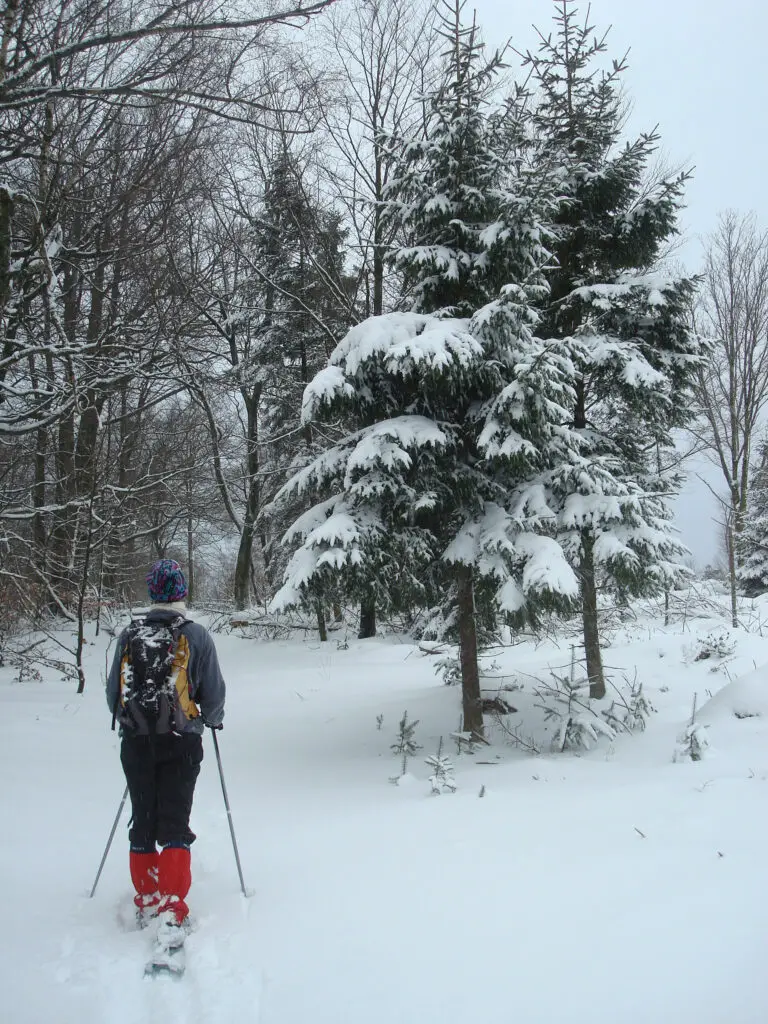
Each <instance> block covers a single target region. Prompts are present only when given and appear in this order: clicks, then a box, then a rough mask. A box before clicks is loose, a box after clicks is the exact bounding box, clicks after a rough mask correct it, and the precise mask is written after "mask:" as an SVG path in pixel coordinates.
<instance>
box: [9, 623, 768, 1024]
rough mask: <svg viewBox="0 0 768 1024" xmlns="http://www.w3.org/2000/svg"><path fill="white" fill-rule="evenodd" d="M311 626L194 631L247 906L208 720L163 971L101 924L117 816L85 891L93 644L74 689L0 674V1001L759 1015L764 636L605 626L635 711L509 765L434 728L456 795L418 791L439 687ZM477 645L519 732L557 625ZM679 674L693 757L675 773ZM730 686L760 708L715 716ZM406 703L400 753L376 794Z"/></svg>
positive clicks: (765, 834)
mask: <svg viewBox="0 0 768 1024" xmlns="http://www.w3.org/2000/svg"><path fill="white" fill-rule="evenodd" d="M713 630H717V631H718V632H727V633H730V634H731V635H732V637H733V638H735V639H736V641H737V646H736V650H735V652H734V654H733V656H732V657H731V658H730V659H729V660H727V663H726V664H725V665H723V663H722V661H721V660H720V659H717V658H715V659H710V660H707V661H694V660H693V658H694V656H695V654H696V651H697V649H698V648H697V638H699V637H704V636H705V635H706V634H707V633H710V632H712V631H713ZM338 639H339V634H336V635H335V636H333V637H332V639H331V641H330V642H329V643H328V644H325V645H321V644H319V643H318V642H316V641H315V640H312V639H309V640H306V641H300V640H293V641H274V642H270V643H266V642H257V641H254V640H251V639H247V638H244V637H242V636H239V635H237V633H232V634H226V633H221V634H217V636H216V643H217V647H218V650H219V655H220V659H221V662H222V666H223V669H224V674H225V676H226V678H227V680H228V687H229V698H228V705H227V719H226V726H225V730H224V732H223V733H222V734H220V735H221V751H222V757H223V760H224V769H225V773H226V778H227V784H228V789H229V795H230V799H231V803H232V809H233V814H234V821H235V827H236V830H237V835H238V839H239V842H240V850H241V857H242V862H243V869H244V873H245V879H246V884H247V885H248V886H249V887H250V889H251V892H252V895H250V897H249V898H248V899H245V898H243V897H242V896H241V895H240V894H239V891H238V881H237V874H236V869H235V862H234V857H233V853H232V848H231V844H230V838H229V832H228V827H227V820H226V815H225V812H224V806H223V802H222V797H221V790H220V787H219V780H218V774H217V771H216V763H215V758H214V754H213V749H212V745H211V743H210V737H208V740H207V746H206V762H205V764H204V768H203V772H202V775H201V778H200V782H199V784H198V790H197V796H196V802H195V810H194V814H193V821H192V825H193V828H194V829H195V830H196V831H197V833H198V836H199V838H198V840H197V842H196V843H195V845H194V848H193V870H194V885H193V890H192V894H191V905H192V908H193V913H194V915H195V918H196V924H197V927H196V930H195V931H194V932H193V934H192V935H191V936H190V938H189V940H188V970H187V974H186V976H185V977H184V978H183V979H182V980H181V981H174V980H171V979H161V980H151V979H145V978H144V977H143V976H142V969H143V963H144V959H145V957H146V953H147V950H148V948H149V941H150V936H149V935H148V934H147V933H142V932H135V931H129V930H126V929H125V927H124V924H121V919H122V920H124V918H125V912H126V910H127V909H128V908H129V907H130V892H129V881H128V876H127V839H126V827H127V822H128V817H129V815H128V813H125V814H124V816H123V818H122V821H121V824H120V827H119V830H118V833H117V836H116V838H115V844H114V846H113V849H112V852H111V854H110V857H109V860H108V862H107V865H106V868H105V870H104V874H103V876H102V879H101V882H100V885H99V889H98V891H97V893H96V896H95V897H94V899H93V900H89V899H88V898H87V895H88V891H89V890H90V887H91V885H92V883H93V878H94V875H95V873H96V868H97V867H98V863H99V859H100V857H101V853H102V850H103V847H104V844H105V842H106V839H107V835H108V833H109V828H110V825H111V822H112V819H113V817H114V814H115V812H116V810H117V805H118V802H119V799H120V796H121V793H122V790H123V784H124V783H123V778H122V774H121V771H120V765H119V761H118V740H117V738H116V736H115V735H114V734H113V733H111V732H110V731H109V724H110V721H109V714H108V712H107V709H106V704H105V701H104V696H103V670H104V646H105V643H106V638H99V639H98V640H97V641H96V642H95V643H94V644H93V645H92V646H90V647H89V653H88V657H89V664H88V668H89V675H88V687H87V690H86V692H85V694H84V695H83V696H82V697H77V696H76V695H75V694H74V693H73V684H72V682H71V681H68V682H64V681H62V680H57V679H56V678H54V677H53V676H51V675H50V674H49V677H48V678H46V679H45V681H44V682H24V683H17V682H14V681H13V675H12V672H11V671H10V670H9V669H7V668H6V669H2V670H0V702H1V703H2V710H3V721H4V723H5V730H4V732H5V735H4V739H3V742H2V744H0V763H1V765H2V778H3V787H2V795H1V796H0V801H1V802H2V821H3V842H2V843H0V872H1V874H0V877H2V878H3V880H4V882H5V885H4V886H3V891H2V896H0V907H1V908H2V920H3V923H4V929H3V941H2V956H0V991H2V1003H1V1004H0V1005H2V1007H3V1009H2V1012H0V1019H2V1020H3V1021H8V1022H9V1024H43V1022H46V1024H82V1021H83V1020H92V1021H95V1022H98V1024H134V1022H135V1024H160V1022H163V1024H174V1022H185V1024H186V1022H189V1024H192V1022H195V1024H214V1022H222V1024H223V1022H227V1024H245V1022H256V1021H259V1022H261V1024H345V1022H349V1024H392V1022H395V1021H397V1022H400V1021H402V1022H404V1024H454V1022H456V1024H458V1022H465V1021H470V1020H471V1021H485V1022H493V1024H507V1022H510V1024H511V1022H513V1021H514V1022H515V1024H544V1022H550V1021H556V1020H561V1019H566V1020H568V1021H569V1022H570V1024H666V1022H670V1024H672V1022H675V1024H689V1022H690V1024H765V1021H766V1020H768V981H767V980H766V972H765V954H766V938H767V937H768V925H767V924H766V917H768V914H767V913H766V911H767V910H768V884H767V883H768V843H767V842H766V840H767V839H768V820H767V818H768V815H767V813H766V812H768V800H767V796H768V742H767V741H768V719H766V717H765V712H766V710H768V708H767V706H766V700H765V693H766V692H768V667H766V668H765V669H764V670H759V668H758V670H757V671H755V669H756V667H759V666H760V665H764V664H766V663H768V639H763V638H762V637H761V636H759V635H756V634H751V633H746V632H744V631H728V630H725V629H724V627H723V626H722V623H720V622H716V621H706V620H692V621H688V622H687V624H686V625H685V627H683V626H682V625H681V624H680V623H678V624H677V625H674V626H672V627H670V628H669V629H668V630H664V629H662V628H661V627H660V626H659V623H658V620H652V619H646V620H641V621H638V622H633V623H631V624H629V625H625V626H622V627H621V628H619V629H618V630H617V631H616V632H615V634H614V636H613V640H612V643H611V645H610V646H609V648H608V649H607V651H606V662H607V663H608V664H609V665H611V666H614V669H615V670H614V671H613V673H612V674H613V676H614V678H617V679H618V678H619V677H620V675H621V672H620V671H617V670H618V669H623V670H625V671H627V672H628V674H629V675H632V674H633V673H634V670H635V668H637V672H638V676H639V678H641V679H642V680H643V681H644V683H645V687H646V691H647V694H648V696H649V697H650V698H651V700H652V702H653V704H654V705H655V706H656V708H657V709H658V713H657V714H655V715H654V716H653V717H652V718H651V720H650V722H649V725H648V729H647V731H646V732H645V733H642V734H634V735H631V736H620V737H617V739H616V740H615V741H613V742H609V741H605V740H603V741H602V742H601V743H600V744H599V745H598V746H597V747H595V748H594V749H593V750H592V751H590V752H589V753H587V754H585V755H583V756H574V755H573V754H562V755H553V754H549V753H545V754H542V755H540V756H537V757H536V756H532V755H529V754H526V753H523V752H522V751H519V750H516V749H513V748H512V747H510V746H509V745H508V743H506V742H505V741H504V740H503V738H502V737H501V736H500V735H499V734H498V733H495V734H494V743H493V745H492V746H491V747H490V748H486V749H483V750H481V751H479V752H477V753H476V754H475V755H467V754H462V755H461V756H460V757H456V756H455V754H454V750H453V745H452V744H447V747H446V751H447V752H448V753H449V754H450V755H451V756H452V759H453V761H454V764H455V767H456V781H457V783H458V790H457V792H456V793H455V794H453V795H450V794H446V795H443V796H440V797H431V796H429V788H430V787H429V784H428V782H427V778H428V776H429V774H430V772H429V769H428V768H427V766H426V765H425V764H424V763H423V757H424V756H426V755H428V754H431V753H434V752H435V750H436V747H437V740H438V737H439V736H440V735H443V736H444V737H446V740H447V738H448V736H449V734H450V733H451V732H452V731H453V730H454V729H456V727H457V725H458V716H459V691H458V690H457V689H455V688H452V687H446V686H444V685H442V682H441V681H440V679H438V678H437V677H436V675H435V671H434V668H435V658H434V657H432V656H429V655H425V654H424V653H423V652H422V651H420V650H419V648H418V647H417V646H416V645H414V644H412V643H410V642H406V641H405V640H403V639H402V638H397V637H388V638H383V639H377V640H372V641H371V640H368V641H363V642H359V641H356V640H352V639H350V641H349V647H348V649H338V647H337V642H336V641H337V640H338ZM493 660H495V662H496V664H495V666H494V667H493V668H489V669H488V672H489V674H491V675H494V676H497V677H498V676H501V677H503V681H505V682H509V681H510V680H511V678H512V677H513V676H515V677H516V678H517V679H518V680H522V681H525V683H526V688H525V689H523V690H522V691H519V692H515V693H513V694H511V695H510V700H511V702H512V703H513V704H514V705H515V706H516V707H517V708H518V713H517V714H516V715H513V716H512V717H511V721H513V722H514V721H519V720H520V719H523V720H524V726H523V731H524V732H525V733H526V734H534V735H536V736H537V737H538V738H540V739H544V738H545V736H544V732H543V728H544V727H543V725H542V721H541V717H540V715H538V713H537V712H535V710H534V709H533V704H534V698H533V697H532V695H531V693H530V676H531V675H538V676H542V677H543V676H545V675H546V674H547V671H546V670H547V666H562V665H563V664H567V662H568V660H569V641H568V639H567V638H565V637H563V639H562V640H561V641H559V642H555V641H552V640H550V641H546V642H543V643H539V644H535V643H533V642H532V641H528V642H526V643H524V644H521V645H518V646H514V647H509V648H505V649H503V650H497V651H494V652H493ZM489 661H490V659H489ZM713 669H714V671H713ZM750 672H751V673H752V678H751V679H750V680H749V681H747V682H745V683H743V684H739V683H736V684H734V687H736V688H738V692H736V696H735V697H733V699H731V698H730V697H729V694H731V696H733V694H734V692H735V691H734V688H733V687H730V686H729V687H726V689H725V690H723V691H722V693H721V694H720V696H719V697H715V699H714V701H713V702H712V704H711V705H710V706H706V705H705V704H704V702H705V701H706V700H707V691H710V692H711V693H716V692H717V691H718V690H722V688H723V687H724V686H726V684H727V683H728V679H729V676H730V677H731V678H734V679H735V678H737V677H739V676H742V675H746V674H748V673H750ZM761 684H762V686H763V687H764V688H766V689H764V690H763V691H762V693H761V692H760V686H761ZM484 685H485V686H487V687H491V686H492V685H493V683H492V682H491V681H489V680H488V679H487V680H486V681H485V683H484ZM694 691H695V692H697V693H698V696H699V705H700V707H701V705H703V704H704V706H703V707H701V711H700V712H699V716H700V720H701V721H702V722H705V723H706V724H707V725H708V727H709V728H708V732H709V735H710V741H711V748H710V750H709V751H708V754H707V757H706V758H705V760H703V761H700V762H698V763H683V764H675V763H673V762H672V754H673V751H674V748H675V742H676V737H677V735H678V734H679V733H680V731H681V730H682V729H683V728H684V727H685V725H686V723H687V721H688V719H689V717H690V711H691V703H692V695H693V693H694ZM750 695H752V696H750ZM745 701H746V702H747V703H750V702H751V703H752V704H754V705H755V710H756V711H761V712H762V714H761V715H759V716H756V717H739V718H737V717H736V716H735V715H734V714H733V710H734V708H735V707H736V708H737V710H738V709H741V710H742V711H743V710H744V706H743V705H744V702H745ZM406 709H407V710H408V713H409V717H410V718H411V719H419V720H420V723H419V726H418V727H417V730H416V739H417V741H418V742H419V743H421V744H423V747H424V749H423V751H421V752H420V754H419V756H417V757H416V758H414V759H413V760H412V761H411V763H410V766H409V777H408V779H407V780H406V781H407V783H408V784H407V785H400V786H393V785H390V784H389V782H388V779H389V777H390V776H392V775H395V774H397V771H398V764H397V761H396V759H395V758H394V756H393V755H392V753H391V751H390V749H389V747H390V744H391V743H392V742H393V741H394V739H395V733H396V729H397V722H398V720H399V718H400V717H401V715H402V712H403V711H404V710H406ZM377 715H383V724H382V728H381V729H378V728H377V723H376V717H377ZM481 787H485V795H484V796H483V797H482V798H480V797H479V793H480V791H481Z"/></svg>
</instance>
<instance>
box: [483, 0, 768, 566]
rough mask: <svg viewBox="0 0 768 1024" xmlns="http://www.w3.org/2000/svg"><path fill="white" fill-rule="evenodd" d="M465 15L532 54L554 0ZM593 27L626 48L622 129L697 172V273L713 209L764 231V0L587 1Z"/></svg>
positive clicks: (705, 534)
mask: <svg viewBox="0 0 768 1024" xmlns="http://www.w3.org/2000/svg"><path fill="white" fill-rule="evenodd" d="M578 6H579V9H580V10H581V11H583V12H585V13H586V9H587V4H586V3H583V4H579V5H578ZM472 7H474V8H475V9H476V10H477V20H478V23H479V24H480V26H481V27H482V29H483V36H484V39H485V41H486V43H487V45H488V46H489V47H491V48H495V47H497V46H501V45H503V44H504V43H505V42H506V41H507V40H508V39H511V41H512V45H513V46H514V47H515V48H516V49H518V50H523V51H524V50H527V49H534V48H535V46H536V44H537V36H536V33H535V32H534V30H533V27H532V26H533V25H534V24H535V25H536V26H537V27H538V28H540V29H541V30H542V31H545V30H548V29H553V28H554V23H553V22H552V15H553V13H554V11H555V9H556V4H555V3H554V2H553V0H475V2H474V3H473V2H472V0H469V2H468V4H467V7H466V8H465V15H466V17H467V18H471V10H472ZM590 20H591V22H592V24H593V25H594V26H595V28H596V30H598V31H600V30H604V29H606V28H608V27H609V26H610V27H611V32H610V35H609V37H608V52H609V55H611V56H615V57H621V56H623V54H624V53H625V51H626V50H627V49H629V68H628V70H627V72H626V74H625V76H624V82H625V88H626V91H627V93H628V96H629V98H630V100H631V101H632V108H633V109H632V114H631V117H630V120H629V124H628V130H629V131H630V132H631V133H633V134H637V133H638V132H640V131H647V130H650V129H652V128H654V127H655V126H656V125H658V127H659V132H660V133H661V151H662V153H663V155H664V157H665V158H666V159H667V160H668V161H669V162H670V163H671V164H673V165H675V166H678V165H682V166H685V167H693V168H694V177H693V180H692V181H691V183H690V184H689V186H688V189H687V193H686V195H687V208H686V210H685V212H684V216H683V219H682V222H681V227H682V228H683V231H684V244H683V246H682V248H681V249H680V252H679V258H680V259H681V260H682V261H683V262H684V263H685V265H686V267H687V269H688V270H690V271H696V270H697V269H698V266H699V261H700V258H701V240H702V237H704V236H706V235H707V233H708V232H710V231H711V230H712V229H713V227H714V226H715V223H716V220H717V215H718V212H719V211H722V210H725V209H727V208H729V207H732V208H734V209H736V210H739V211H742V212H747V211H750V210H753V211H754V212H755V213H756V214H757V217H758V219H759V221H760V223H761V224H762V226H763V227H768V199H767V198H766V196H768V51H766V39H768V0H728V2H726V0H593V2H592V5H591V19H590ZM692 469H693V472H691V473H690V475H689V480H688V484H687V486H686V490H685V493H684V494H683V495H682V496H681V498H680V501H679V503H678V517H677V518H678V525H679V527H680V530H681V533H682V537H683V540H684V541H685V543H686V544H687V545H688V546H689V547H690V548H691V551H692V552H693V554H694V556H695V558H696V561H697V562H699V563H701V564H704V563H706V562H709V561H711V560H713V559H714V558H715V557H716V554H717V547H718V529H717V527H716V526H715V524H714V523H713V521H712V517H713V516H716V515H717V505H716V502H715V500H714V499H713V498H712V497H711V496H710V493H709V491H708V490H707V488H706V487H705V485H704V484H703V483H701V482H700V480H699V479H698V476H697V474H698V473H701V474H703V475H704V476H706V478H707V479H708V480H709V481H710V483H711V484H712V485H714V486H715V487H718V486H719V479H718V475H717V472H716V471H714V469H712V468H710V467H708V466H707V465H706V464H701V463H699V464H698V465H697V466H695V467H692Z"/></svg>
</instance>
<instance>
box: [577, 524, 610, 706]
mask: <svg viewBox="0 0 768 1024" xmlns="http://www.w3.org/2000/svg"><path fill="white" fill-rule="evenodd" d="M594 547H595V539H594V537H593V536H592V535H591V534H590V533H589V532H588V531H587V530H584V531H583V532H582V535H581V566H580V576H581V617H582V623H583V626H584V653H585V654H586V656H587V678H588V679H589V696H590V697H594V698H595V699H596V700H600V699H601V698H602V697H604V696H605V677H604V675H603V656H602V653H601V651H600V631H599V629H598V622H597V584H596V582H595V558H594Z"/></svg>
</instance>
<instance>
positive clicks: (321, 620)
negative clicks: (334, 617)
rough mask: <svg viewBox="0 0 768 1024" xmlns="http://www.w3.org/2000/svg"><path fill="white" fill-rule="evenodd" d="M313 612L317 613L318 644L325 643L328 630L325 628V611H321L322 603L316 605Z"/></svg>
mask: <svg viewBox="0 0 768 1024" xmlns="http://www.w3.org/2000/svg"><path fill="white" fill-rule="evenodd" d="M315 611H316V613H317V631H318V633H319V634H320V642H321V643H326V641H327V640H328V630H327V629H326V626H325V611H324V610H323V603H322V601H318V602H317V603H316V605H315Z"/></svg>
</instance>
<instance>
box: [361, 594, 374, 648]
mask: <svg viewBox="0 0 768 1024" xmlns="http://www.w3.org/2000/svg"><path fill="white" fill-rule="evenodd" d="M372 636H376V601H375V599H374V597H373V595H372V594H368V595H366V596H365V597H364V598H363V599H362V601H361V602H360V632H359V633H358V634H357V638H358V640H368V639H370V637H372Z"/></svg>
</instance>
